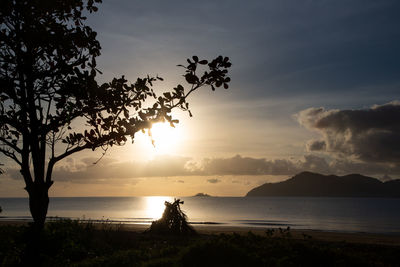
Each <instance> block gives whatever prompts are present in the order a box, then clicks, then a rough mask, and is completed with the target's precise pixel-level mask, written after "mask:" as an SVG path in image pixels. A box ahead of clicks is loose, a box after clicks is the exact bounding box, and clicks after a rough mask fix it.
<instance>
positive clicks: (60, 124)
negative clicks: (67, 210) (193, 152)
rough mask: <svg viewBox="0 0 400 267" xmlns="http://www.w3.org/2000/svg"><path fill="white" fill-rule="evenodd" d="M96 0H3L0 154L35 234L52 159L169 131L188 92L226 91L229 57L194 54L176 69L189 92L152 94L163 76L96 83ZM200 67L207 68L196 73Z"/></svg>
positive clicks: (45, 205) (42, 214)
mask: <svg viewBox="0 0 400 267" xmlns="http://www.w3.org/2000/svg"><path fill="white" fill-rule="evenodd" d="M100 2H101V1H100V0H88V1H82V0H52V1H43V0H29V1H24V0H21V1H19V0H1V9H0V23H1V26H0V99H1V104H0V152H1V153H2V154H4V155H5V156H7V157H8V158H10V159H12V160H14V161H15V162H16V163H17V164H18V165H19V168H20V172H21V174H22V176H23V179H24V181H25V185H26V187H25V189H26V191H27V192H28V194H29V207H30V211H31V214H32V217H33V220H34V223H35V225H36V226H37V227H38V228H39V229H41V228H42V227H43V225H44V222H45V218H46V214H47V208H48V203H49V197H48V190H49V188H50V187H51V185H52V184H53V180H52V172H53V168H54V165H55V164H56V163H57V162H59V161H60V160H62V159H64V158H65V157H67V156H70V155H71V154H73V153H77V152H79V151H82V150H86V149H91V150H95V149H96V148H101V149H103V150H104V151H106V150H107V148H108V147H110V146H113V145H117V146H120V145H124V144H125V143H126V142H128V141H129V140H128V139H131V140H132V141H133V139H134V136H135V133H136V132H138V131H144V129H149V128H151V125H152V123H155V122H160V121H167V122H168V123H170V125H171V126H172V127H173V126H174V124H175V123H178V120H175V119H173V118H172V117H171V111H172V110H173V109H181V110H184V111H188V112H189V115H191V114H190V111H189V104H188V102H187V101H186V99H187V97H188V96H189V95H190V94H191V93H192V92H193V91H195V90H197V89H198V88H200V87H202V86H210V87H211V89H212V90H214V89H215V87H220V86H223V87H224V88H228V82H229V81H230V79H229V77H227V76H226V75H227V72H228V71H227V69H228V68H229V67H230V66H231V63H230V62H229V59H228V58H226V57H225V58H224V57H222V56H219V57H217V58H216V59H214V60H212V61H211V62H208V61H206V60H199V58H198V57H196V56H193V57H192V59H188V60H187V62H188V64H187V65H185V66H183V65H180V66H181V67H183V68H184V70H185V73H184V77H185V79H186V81H187V82H188V84H189V86H188V88H187V89H185V88H184V87H183V86H182V85H177V86H176V87H175V88H173V90H171V91H169V92H165V93H163V94H162V95H161V96H156V94H155V92H154V91H153V89H152V86H153V83H154V82H155V81H156V80H162V78H160V77H150V76H147V77H145V78H138V79H137V80H136V82H135V83H134V84H130V83H128V81H127V80H126V79H125V78H124V76H122V77H121V78H114V79H113V80H112V81H111V82H108V83H104V84H101V85H100V84H98V83H97V82H96V79H95V77H96V74H98V73H100V71H99V70H98V69H97V68H96V57H97V56H99V55H100V44H99V42H98V41H97V40H96V32H94V31H93V30H92V29H91V28H90V27H89V26H87V25H85V24H84V21H85V19H86V17H85V16H84V15H85V13H92V12H95V11H97V7H96V4H97V3H100ZM200 65H203V68H206V69H207V71H205V72H204V73H203V74H202V75H200V76H198V74H197V73H196V71H197V72H198V71H199V70H198V67H199V66H200ZM144 102H146V106H145V105H144ZM79 119H82V121H79ZM77 120H78V124H80V125H79V127H76V128H73V125H72V123H73V122H74V121H77ZM83 122H84V123H83Z"/></svg>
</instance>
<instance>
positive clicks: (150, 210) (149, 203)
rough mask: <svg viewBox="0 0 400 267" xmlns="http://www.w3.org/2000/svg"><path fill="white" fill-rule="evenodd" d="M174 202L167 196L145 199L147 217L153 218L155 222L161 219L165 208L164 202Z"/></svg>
mask: <svg viewBox="0 0 400 267" xmlns="http://www.w3.org/2000/svg"><path fill="white" fill-rule="evenodd" d="M173 200H174V199H173V198H172V197H166V196H154V197H145V205H146V207H145V212H146V217H148V218H152V219H153V220H157V219H160V218H161V216H162V213H163V211H164V208H165V205H164V202H165V201H169V202H171V201H173Z"/></svg>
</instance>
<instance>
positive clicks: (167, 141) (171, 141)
mask: <svg viewBox="0 0 400 267" xmlns="http://www.w3.org/2000/svg"><path fill="white" fill-rule="evenodd" d="M151 135H152V138H153V140H154V149H155V152H156V153H160V154H164V153H170V152H172V151H175V150H176V149H177V147H178V146H179V144H180V143H181V141H182V138H183V134H182V129H181V128H180V127H179V125H175V127H171V126H170V124H169V123H166V122H158V123H155V124H153V126H152V127H151Z"/></svg>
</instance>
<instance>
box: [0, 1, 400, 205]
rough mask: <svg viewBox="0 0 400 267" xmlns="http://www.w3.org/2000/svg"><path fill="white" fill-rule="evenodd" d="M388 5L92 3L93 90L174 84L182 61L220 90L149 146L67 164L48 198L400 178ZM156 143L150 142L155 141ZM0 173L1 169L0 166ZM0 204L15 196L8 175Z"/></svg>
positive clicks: (396, 70) (395, 50)
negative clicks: (121, 84)
mask: <svg viewBox="0 0 400 267" xmlns="http://www.w3.org/2000/svg"><path fill="white" fill-rule="evenodd" d="M399 10H400V2H399V1H396V0H393V1H391V0H385V1H372V0H347V1H337V0H320V1H311V0H308V1H306V0H301V1H297V0H296V1H295V0H291V1H289V0H281V1H246V2H244V1H239V0H219V1H211V0H202V1H188V0H186V1H183V0H182V1H176V0H171V1H162V0H160V1H153V0H149V1H131V0H114V1H104V3H103V4H101V5H100V6H99V11H98V12H97V13H94V14H89V15H88V20H87V23H88V25H90V26H91V27H92V28H93V29H94V30H95V31H97V34H98V40H99V41H100V43H101V46H102V50H101V53H102V54H101V56H100V57H99V58H98V67H99V68H100V69H101V71H102V72H103V75H101V76H99V77H98V79H99V81H103V82H105V81H109V80H111V79H112V78H113V77H120V76H121V75H125V77H127V78H128V79H129V80H130V81H132V82H133V81H135V80H136V78H137V77H143V76H146V75H147V74H150V75H157V74H158V75H160V76H161V77H163V78H164V79H165V80H164V82H160V83H158V84H157V85H156V89H157V91H159V92H162V91H165V90H170V89H171V88H173V87H174V86H175V85H177V84H179V83H183V82H184V80H183V78H182V74H183V72H182V69H181V68H179V67H177V66H176V65H177V64H184V63H185V62H186V58H188V57H191V56H192V55H197V56H199V57H200V58H205V59H211V58H214V57H216V56H218V55H223V56H228V57H229V58H230V59H231V62H232V63H233V66H232V68H231V70H230V73H229V75H230V77H231V79H232V82H231V84H230V88H229V90H224V89H221V90H217V91H215V92H212V91H211V90H210V89H209V88H204V89H202V90H201V91H199V92H196V94H195V95H193V97H192V98H191V99H190V100H189V102H190V105H191V111H192V113H193V117H192V118H190V117H189V116H188V114H187V113H183V112H179V111H178V112H176V113H174V116H175V117H177V118H178V119H179V120H180V123H179V125H177V127H176V128H175V129H171V128H168V127H167V128H165V127H163V126H160V127H159V129H158V130H157V131H155V134H156V135H158V138H155V142H156V147H153V146H152V145H151V141H150V140H149V138H148V137H147V136H146V135H145V134H138V135H137V137H136V139H135V143H134V144H133V145H131V144H128V145H125V146H124V147H118V148H113V149H112V150H110V151H108V152H107V154H106V155H105V156H104V157H103V158H102V159H101V160H100V161H99V162H98V163H97V164H93V163H94V162H96V161H97V160H98V159H99V158H100V157H101V151H95V152H92V151H88V152H81V153H79V154H74V155H73V156H72V157H69V158H67V159H65V160H63V161H62V162H60V163H59V164H58V165H57V166H56V168H55V171H54V175H53V179H54V181H55V183H54V185H53V187H52V188H51V190H50V195H51V196H143V195H174V196H189V195H194V194H196V193H199V192H204V193H207V194H210V195H215V196H243V195H245V194H246V193H247V192H248V191H249V190H250V189H252V188H254V187H256V186H259V185H261V184H263V183H265V182H276V181H281V180H284V179H287V178H289V177H291V176H293V175H294V174H296V173H298V172H301V171H306V170H307V171H314V172H319V173H324V174H337V175H343V174H349V173H361V174H364V175H368V176H373V177H376V178H379V179H382V180H389V179H396V178H400V164H399V163H400V102H399V100H400V30H399V29H400V16H398V14H399ZM157 139H158V140H157ZM6 163H7V162H6ZM4 169H5V170H6V173H5V174H4V175H2V176H1V177H0V196H3V197H8V196H26V192H25V191H24V190H23V187H24V185H23V181H22V178H21V176H20V175H19V171H18V170H17V169H15V168H14V167H13V165H12V164H6V166H5V168H4Z"/></svg>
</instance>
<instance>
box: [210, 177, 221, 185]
mask: <svg viewBox="0 0 400 267" xmlns="http://www.w3.org/2000/svg"><path fill="white" fill-rule="evenodd" d="M207 182H209V183H211V184H216V183H219V182H221V180H220V179H217V178H213V179H208V180H207Z"/></svg>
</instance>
